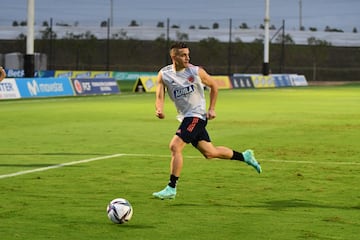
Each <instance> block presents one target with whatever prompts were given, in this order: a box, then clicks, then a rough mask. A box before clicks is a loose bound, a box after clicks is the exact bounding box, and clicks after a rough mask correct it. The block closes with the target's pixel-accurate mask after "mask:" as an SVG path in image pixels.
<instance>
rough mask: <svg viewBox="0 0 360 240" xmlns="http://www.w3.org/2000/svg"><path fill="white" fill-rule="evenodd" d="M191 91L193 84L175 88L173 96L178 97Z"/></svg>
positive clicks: (192, 90)
mask: <svg viewBox="0 0 360 240" xmlns="http://www.w3.org/2000/svg"><path fill="white" fill-rule="evenodd" d="M192 92H194V85H190V86H186V87H183V88H178V89H175V90H174V92H173V93H174V97H175V98H180V97H183V96H186V95H188V94H190V93H192Z"/></svg>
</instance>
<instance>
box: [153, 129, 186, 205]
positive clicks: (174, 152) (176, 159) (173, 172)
mask: <svg viewBox="0 0 360 240" xmlns="http://www.w3.org/2000/svg"><path fill="white" fill-rule="evenodd" d="M185 145H186V143H185V142H184V141H183V140H182V139H181V138H180V137H179V136H177V135H175V136H174V137H173V138H172V140H171V141H170V144H169V148H170V151H171V162H170V180H169V183H168V185H167V186H166V187H165V188H164V189H163V190H161V191H159V192H154V193H153V196H154V197H156V198H160V199H172V198H175V196H176V184H177V181H178V179H179V176H180V173H181V170H182V167H183V155H182V150H183V149H184V147H185Z"/></svg>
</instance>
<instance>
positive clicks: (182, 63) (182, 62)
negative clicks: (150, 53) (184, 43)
mask: <svg viewBox="0 0 360 240" xmlns="http://www.w3.org/2000/svg"><path fill="white" fill-rule="evenodd" d="M189 61H190V50H189V49H188V48H181V49H178V50H177V53H176V54H175V57H174V62H175V66H176V69H183V68H187V67H188V66H189Z"/></svg>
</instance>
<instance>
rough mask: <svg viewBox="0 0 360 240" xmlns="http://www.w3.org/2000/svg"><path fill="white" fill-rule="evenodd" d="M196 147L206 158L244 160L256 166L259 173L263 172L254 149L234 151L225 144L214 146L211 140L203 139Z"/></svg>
mask: <svg viewBox="0 0 360 240" xmlns="http://www.w3.org/2000/svg"><path fill="white" fill-rule="evenodd" d="M196 148H197V149H198V150H199V151H200V152H201V153H202V154H203V155H204V157H205V158H207V159H211V158H220V159H231V160H239V161H244V162H246V163H247V164H248V165H250V166H252V167H253V168H255V170H256V171H257V172H258V173H261V171H262V170H261V166H260V164H259V163H258V162H257V161H256V159H255V156H254V153H253V151H252V150H246V151H244V152H242V153H240V152H237V151H234V150H232V149H230V148H228V147H224V146H218V147H217V146H214V145H213V144H212V143H211V142H208V141H205V140H201V141H199V142H198V143H197V145H196Z"/></svg>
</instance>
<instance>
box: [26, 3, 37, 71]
mask: <svg viewBox="0 0 360 240" xmlns="http://www.w3.org/2000/svg"><path fill="white" fill-rule="evenodd" d="M27 3H28V5H27V36H26V54H25V56H24V73H25V77H34V72H35V69H34V68H35V63H34V22H35V21H34V18H35V0H28V1H27Z"/></svg>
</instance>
